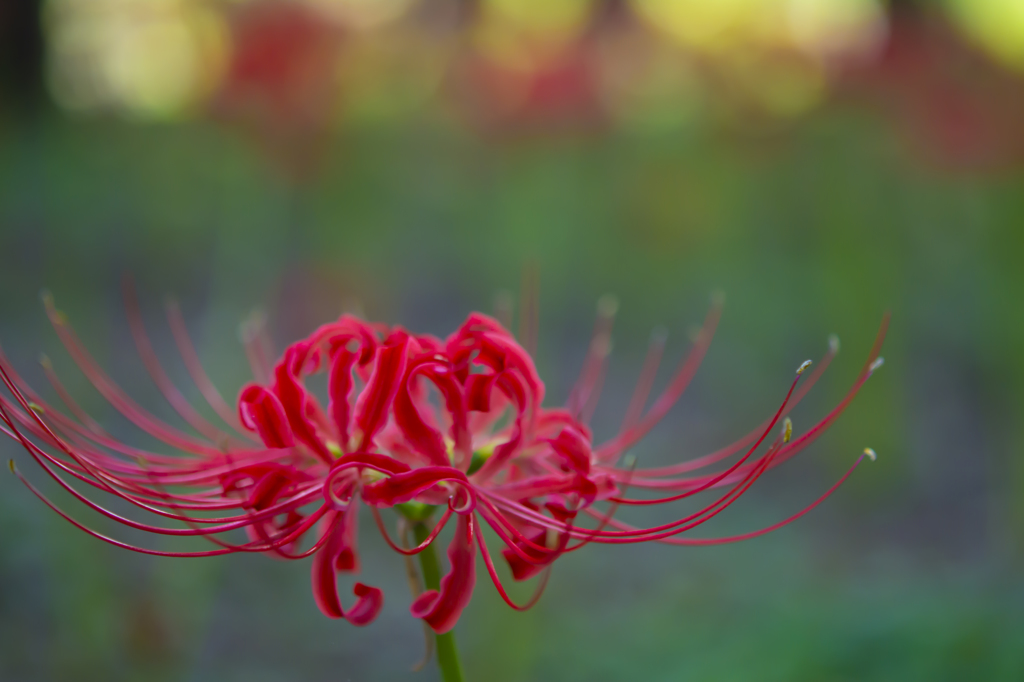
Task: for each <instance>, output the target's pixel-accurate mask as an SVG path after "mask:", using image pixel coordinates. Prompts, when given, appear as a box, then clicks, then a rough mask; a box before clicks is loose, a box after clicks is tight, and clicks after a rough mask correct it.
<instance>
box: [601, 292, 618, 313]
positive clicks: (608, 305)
mask: <svg viewBox="0 0 1024 682" xmlns="http://www.w3.org/2000/svg"><path fill="white" fill-rule="evenodd" d="M617 312H619V297H618V296H616V295H614V294H605V295H604V296H602V297H601V298H599V299H597V314H598V315H600V316H601V317H615V313H617Z"/></svg>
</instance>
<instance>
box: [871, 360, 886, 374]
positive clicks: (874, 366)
mask: <svg viewBox="0 0 1024 682" xmlns="http://www.w3.org/2000/svg"><path fill="white" fill-rule="evenodd" d="M884 364H885V358H881V357H879V358H875V361H874V362H872V363H871V366H870V367H868V371H869V372H874V371H875V370H876V369H878V368H879V367H881V366H882V365H884Z"/></svg>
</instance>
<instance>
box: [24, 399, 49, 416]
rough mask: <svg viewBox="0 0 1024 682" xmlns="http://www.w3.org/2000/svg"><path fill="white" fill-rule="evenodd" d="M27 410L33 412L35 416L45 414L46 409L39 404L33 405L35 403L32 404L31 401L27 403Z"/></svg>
mask: <svg viewBox="0 0 1024 682" xmlns="http://www.w3.org/2000/svg"><path fill="white" fill-rule="evenodd" d="M28 408H29V409H30V410H32V411H33V412H35V413H36V414H46V408H44V407H43V406H42V405H40V404H39V403H35V402H32V401H29V403H28Z"/></svg>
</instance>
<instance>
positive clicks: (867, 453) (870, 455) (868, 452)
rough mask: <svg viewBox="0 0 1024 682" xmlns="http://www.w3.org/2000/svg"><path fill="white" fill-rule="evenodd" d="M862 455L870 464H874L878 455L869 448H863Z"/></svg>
mask: <svg viewBox="0 0 1024 682" xmlns="http://www.w3.org/2000/svg"><path fill="white" fill-rule="evenodd" d="M864 455H865V456H866V457H867V458H868V459H870V460H871V461H872V462H874V461H875V460H876V459H878V455H877V454H876V453H875V451H874V450H872V449H871V448H864Z"/></svg>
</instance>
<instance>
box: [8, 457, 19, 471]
mask: <svg viewBox="0 0 1024 682" xmlns="http://www.w3.org/2000/svg"><path fill="white" fill-rule="evenodd" d="M7 468H9V469H10V470H11V473H12V474H16V473H18V468H17V467H16V466H14V460H13V459H9V460H7Z"/></svg>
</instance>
